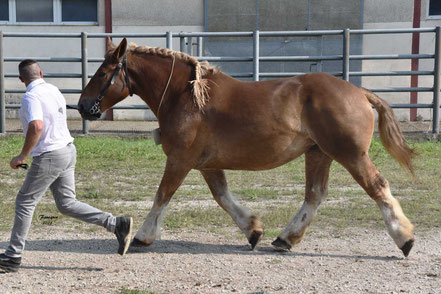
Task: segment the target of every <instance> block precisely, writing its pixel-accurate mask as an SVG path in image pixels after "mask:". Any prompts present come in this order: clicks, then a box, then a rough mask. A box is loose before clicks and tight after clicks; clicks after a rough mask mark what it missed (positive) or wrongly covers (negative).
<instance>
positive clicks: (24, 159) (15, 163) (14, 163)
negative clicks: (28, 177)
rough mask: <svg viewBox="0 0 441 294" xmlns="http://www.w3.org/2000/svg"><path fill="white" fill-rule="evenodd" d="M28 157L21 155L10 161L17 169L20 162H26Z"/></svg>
mask: <svg viewBox="0 0 441 294" xmlns="http://www.w3.org/2000/svg"><path fill="white" fill-rule="evenodd" d="M25 161H26V158H23V157H22V156H21V155H19V156H16V157H14V158H12V159H11V162H10V163H9V165H10V166H11V167H12V168H13V169H17V168H18V166H19V165H20V164H23V163H25Z"/></svg>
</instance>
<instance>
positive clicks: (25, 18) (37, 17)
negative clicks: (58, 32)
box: [15, 0, 54, 22]
mask: <svg viewBox="0 0 441 294" xmlns="http://www.w3.org/2000/svg"><path fill="white" fill-rule="evenodd" d="M15 9H16V15H15V19H16V21H17V22H53V21H54V13H53V11H54V1H53V0H15Z"/></svg>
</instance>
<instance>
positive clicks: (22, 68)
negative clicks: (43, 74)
mask: <svg viewBox="0 0 441 294" xmlns="http://www.w3.org/2000/svg"><path fill="white" fill-rule="evenodd" d="M35 63H37V64H38V62H37V61H36V60H34V59H25V60H23V61H22V62H20V64H19V65H18V72H19V74H20V77H21V78H22V79H24V80H29V79H30V78H32V72H30V71H29V70H27V69H28V68H29V66H31V65H33V64H35Z"/></svg>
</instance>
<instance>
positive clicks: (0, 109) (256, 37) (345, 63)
mask: <svg viewBox="0 0 441 294" xmlns="http://www.w3.org/2000/svg"><path fill="white" fill-rule="evenodd" d="M409 33H431V34H434V35H435V49H434V52H433V53H431V54H383V55H378V54H377V55H351V54H350V53H349V52H350V38H351V36H352V35H366V34H409ZM107 36H110V37H114V38H121V37H127V38H162V39H165V41H166V47H167V48H169V49H173V48H172V45H173V39H175V38H179V46H180V48H179V50H180V51H183V52H187V53H189V54H191V55H195V56H196V57H197V58H198V59H199V60H207V61H209V62H252V63H253V71H252V72H250V73H238V74H231V75H232V76H234V77H239V78H240V77H242V78H247V77H248V78H252V79H253V80H254V81H258V80H259V79H260V78H275V77H288V76H296V75H301V74H304V73H301V72H260V63H262V62H296V61H297V62H304V61H328V60H337V61H341V71H338V72H331V73H330V74H333V75H336V76H340V77H342V78H343V79H344V80H347V81H349V77H350V76H413V75H416V76H424V75H425V76H433V87H394V88H375V89H370V90H371V91H373V92H433V102H432V103H430V104H421V103H420V104H391V106H392V108H431V109H432V112H433V124H432V133H434V134H438V133H439V119H440V118H439V109H440V100H439V94H440V70H441V68H440V62H441V58H440V56H441V55H440V48H441V29H440V27H436V28H419V29H370V30H350V29H344V30H323V31H274V32H273V31H272V32H269V31H267V32H260V31H254V32H180V33H173V32H165V33H150V34H137V33H128V34H115V33H112V34H105V33H86V32H82V33H8V32H2V31H0V133H5V114H6V112H5V109H6V108H11V109H14V108H19V107H20V106H19V105H17V104H6V102H5V93H24V92H25V90H24V89H6V88H5V77H18V74H9V73H5V72H4V68H5V66H4V65H5V62H19V61H21V59H23V57H20V58H16V57H7V56H4V43H5V39H7V38H11V39H12V38H23V37H31V38H81V48H79V49H81V51H80V52H81V56H80V57H77V58H53V57H44V58H41V57H40V58H39V57H29V58H33V59H36V60H37V61H40V62H43V61H44V62H77V63H81V73H80V74H75V73H51V74H45V76H46V77H57V78H79V79H81V81H82V88H84V87H85V86H86V84H87V81H88V78H89V77H91V76H92V75H91V74H90V73H88V63H101V62H103V60H104V59H103V58H89V57H88V54H87V40H88V39H90V38H105V37H107ZM313 36H321V37H323V36H341V39H342V45H343V47H342V48H343V50H342V54H338V55H330V56H260V54H259V49H260V46H259V45H260V38H261V37H313ZM225 37H227V38H250V39H252V40H253V54H252V56H244V57H235V56H234V57H233V56H230V57H229V56H203V50H202V49H203V40H204V38H225ZM193 40H195V41H194V42H193ZM193 44H196V50H195V51H196V52H193V51H194V50H193V48H194V46H193ZM392 59H432V60H434V69H433V70H429V71H387V72H380V71H378V72H362V71H356V72H351V71H350V70H349V64H350V61H351V60H392ZM60 90H61V92H62V93H69V94H71V93H78V94H79V93H81V90H82V89H60ZM68 106H69V107H71V108H74V107H75V105H68ZM113 109H147V106H145V105H126V106H114V107H113ZM88 130H89V126H88V122H87V121H83V133H87V132H88Z"/></svg>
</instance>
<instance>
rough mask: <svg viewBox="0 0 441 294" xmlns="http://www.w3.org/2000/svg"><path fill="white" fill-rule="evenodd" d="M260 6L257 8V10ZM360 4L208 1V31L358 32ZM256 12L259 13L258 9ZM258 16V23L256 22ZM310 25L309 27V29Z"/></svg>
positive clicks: (319, 0)
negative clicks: (349, 30) (330, 30)
mask: <svg viewBox="0 0 441 294" xmlns="http://www.w3.org/2000/svg"><path fill="white" fill-rule="evenodd" d="M256 4H257V7H256ZM360 5H361V1H346V0H333V1H328V0H314V1H311V13H310V19H309V22H308V1H306V0H264V1H262V0H259V1H258V2H256V0H224V1H218V0H207V18H208V23H207V30H208V31H215V32H216V31H221V32H225V31H253V30H255V29H259V30H262V31H299V30H300V31H302V30H307V29H310V30H322V29H341V28H349V27H350V28H354V29H356V28H359V25H360V11H361V6H360ZM256 8H257V9H256ZM256 14H258V17H257V18H258V21H257V22H256ZM308 23H309V24H310V25H309V26H308Z"/></svg>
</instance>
